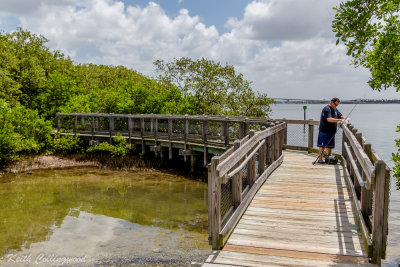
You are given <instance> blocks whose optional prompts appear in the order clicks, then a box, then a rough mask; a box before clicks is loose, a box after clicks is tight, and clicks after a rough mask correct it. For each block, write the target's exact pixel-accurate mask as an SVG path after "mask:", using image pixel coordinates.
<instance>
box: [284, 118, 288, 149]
mask: <svg viewBox="0 0 400 267" xmlns="http://www.w3.org/2000/svg"><path fill="white" fill-rule="evenodd" d="M284 122H285V129H284V131H283V144H284V145H287V125H288V124H287V122H286V120H284Z"/></svg>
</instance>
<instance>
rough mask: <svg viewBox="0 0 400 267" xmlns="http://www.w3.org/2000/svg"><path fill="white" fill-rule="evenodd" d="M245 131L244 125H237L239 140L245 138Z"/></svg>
mask: <svg viewBox="0 0 400 267" xmlns="http://www.w3.org/2000/svg"><path fill="white" fill-rule="evenodd" d="M245 131H246V123H245V122H243V121H242V122H240V124H239V139H242V138H243V137H245V136H246V134H245Z"/></svg>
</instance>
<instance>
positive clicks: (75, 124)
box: [74, 115, 78, 135]
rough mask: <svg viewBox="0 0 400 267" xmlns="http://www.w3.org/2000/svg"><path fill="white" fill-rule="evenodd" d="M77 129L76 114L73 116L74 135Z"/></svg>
mask: <svg viewBox="0 0 400 267" xmlns="http://www.w3.org/2000/svg"><path fill="white" fill-rule="evenodd" d="M77 131H78V116H76V115H75V116H74V134H75V135H76V133H77Z"/></svg>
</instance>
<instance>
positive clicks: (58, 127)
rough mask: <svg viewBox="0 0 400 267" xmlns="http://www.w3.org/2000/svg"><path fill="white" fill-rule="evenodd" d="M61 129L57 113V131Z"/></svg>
mask: <svg viewBox="0 0 400 267" xmlns="http://www.w3.org/2000/svg"><path fill="white" fill-rule="evenodd" d="M60 130H61V117H60V115H59V113H57V132H60Z"/></svg>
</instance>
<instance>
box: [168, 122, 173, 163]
mask: <svg viewBox="0 0 400 267" xmlns="http://www.w3.org/2000/svg"><path fill="white" fill-rule="evenodd" d="M171 117H172V116H171ZM168 140H169V143H168V158H169V159H172V118H168Z"/></svg>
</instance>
